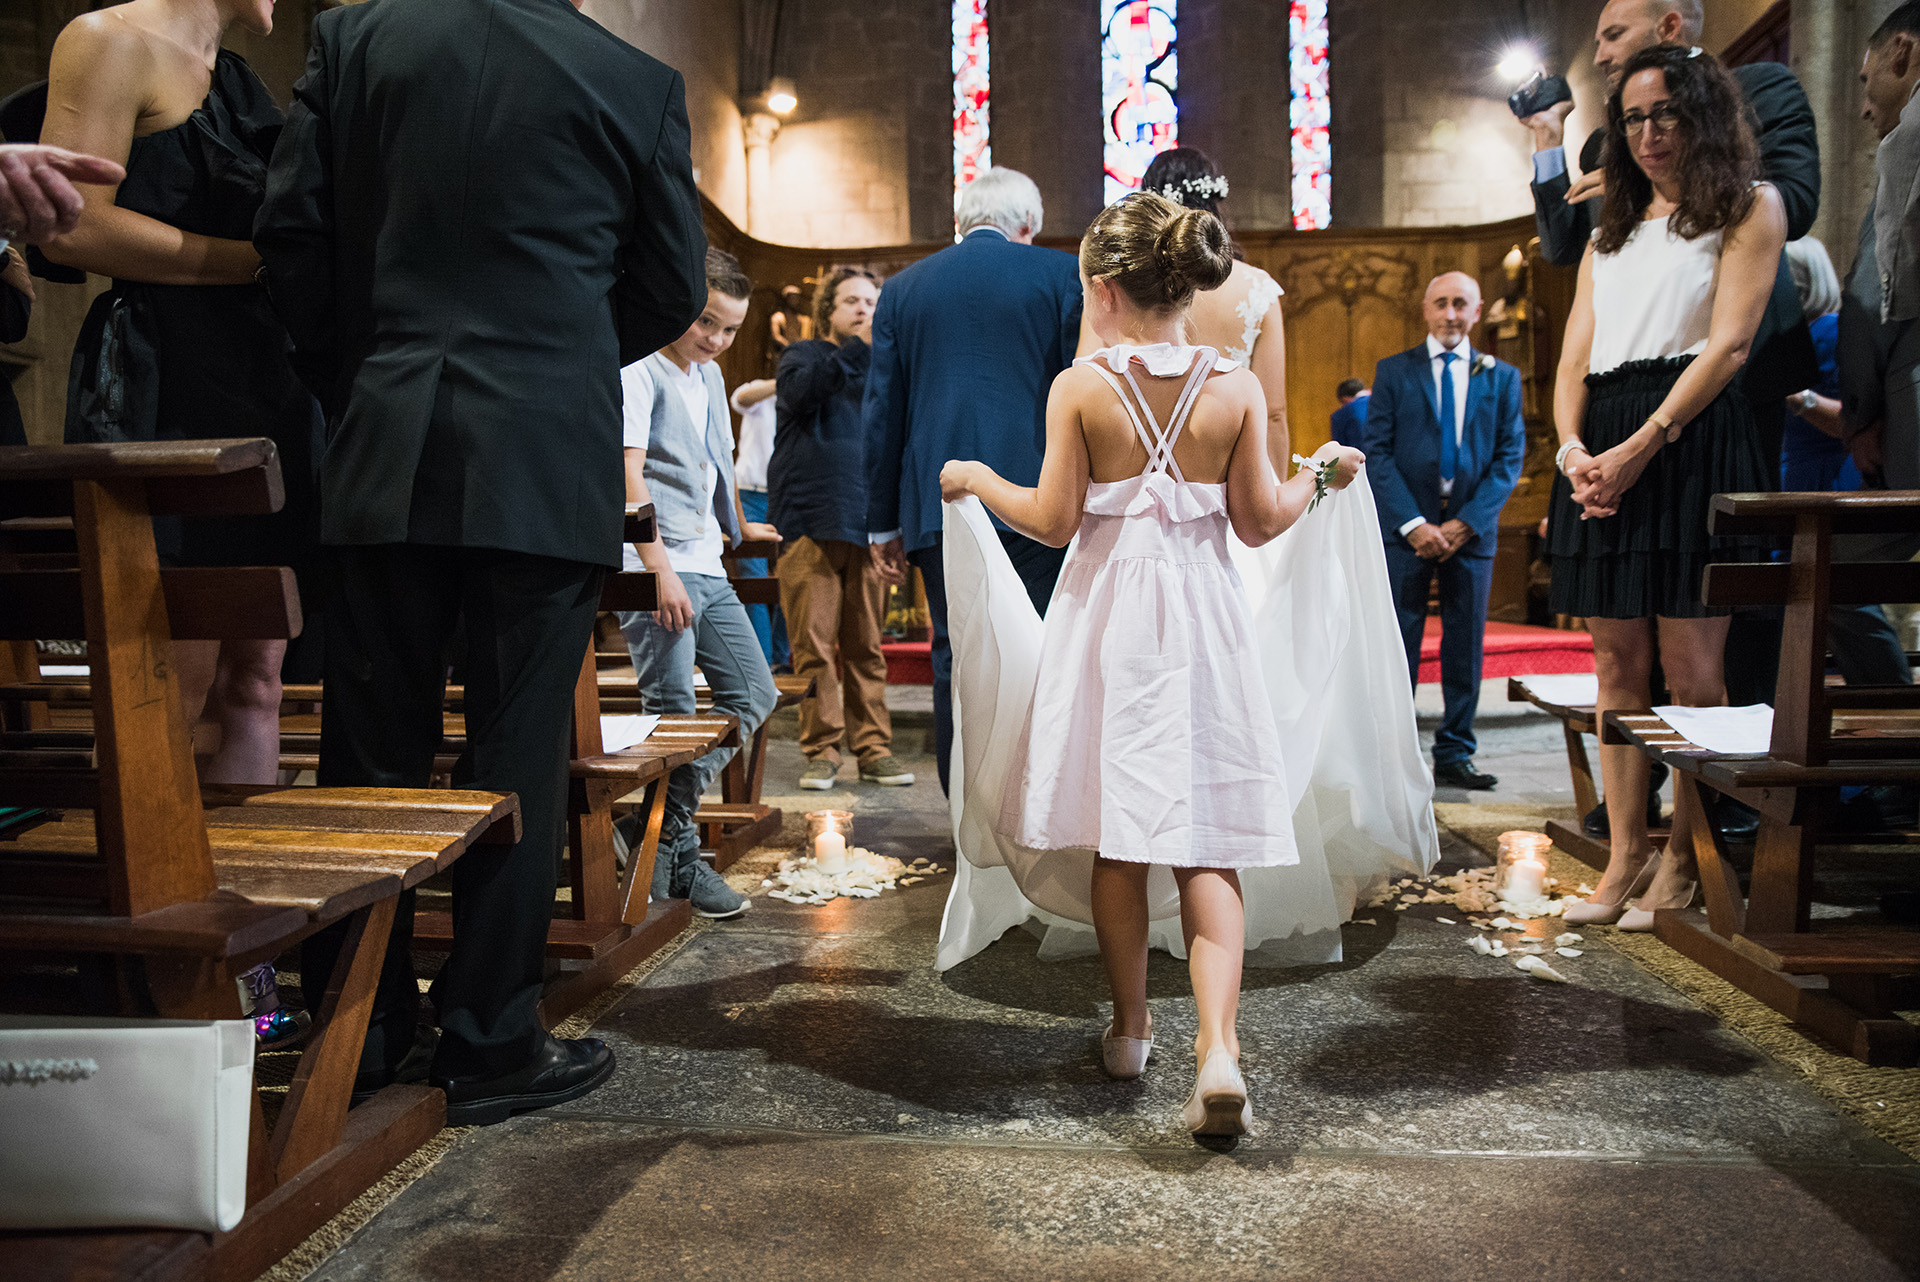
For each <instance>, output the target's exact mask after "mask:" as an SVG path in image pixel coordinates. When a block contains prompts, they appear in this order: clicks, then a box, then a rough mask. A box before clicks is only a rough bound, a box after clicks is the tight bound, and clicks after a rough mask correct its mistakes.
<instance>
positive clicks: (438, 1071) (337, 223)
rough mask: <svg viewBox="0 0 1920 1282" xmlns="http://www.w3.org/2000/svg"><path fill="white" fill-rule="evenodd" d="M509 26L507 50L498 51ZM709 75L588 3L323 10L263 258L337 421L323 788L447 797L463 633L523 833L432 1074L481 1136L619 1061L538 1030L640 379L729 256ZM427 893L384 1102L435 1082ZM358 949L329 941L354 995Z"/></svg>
mask: <svg viewBox="0 0 1920 1282" xmlns="http://www.w3.org/2000/svg"><path fill="white" fill-rule="evenodd" d="M481 33H484V38H482V34H481ZM688 137H689V135H688V126H687V114H686V103H685V88H684V85H683V83H682V81H681V78H680V76H679V74H678V73H676V72H675V71H673V70H672V69H671V68H669V67H666V66H663V65H661V64H660V63H658V62H656V61H654V60H653V59H652V58H649V57H647V56H646V55H645V54H643V53H641V52H640V51H639V50H637V49H634V48H633V47H632V46H630V45H627V44H625V43H624V42H622V41H620V40H619V39H617V38H615V37H614V36H613V35H612V34H611V33H609V32H607V31H606V30H605V29H603V28H601V27H600V26H598V25H596V24H595V23H593V22H592V21H591V20H589V19H587V18H585V17H583V16H581V15H580V14H579V13H578V12H576V10H575V7H574V5H573V4H571V3H569V0H382V2H381V3H379V4H368V5H352V6H347V7H344V8H339V9H334V10H331V11H329V12H326V13H323V14H321V15H319V17H318V18H316V19H315V21H314V29H313V45H312V49H311V51H310V54H309V58H308V63H307V75H306V78H305V79H304V80H302V81H301V83H300V85H299V86H298V88H297V89H296V91H295V96H294V105H293V107H292V109H291V111H290V112H289V113H288V118H287V126H286V130H285V132H284V133H283V135H282V136H281V139H280V142H279V146H278V147H277V148H276V150H275V152H274V158H273V165H272V170H271V173H270V175H269V179H268V191H267V199H266V203H265V205H264V206H263V208H262V209H261V212H260V217H259V221H258V223H257V224H256V227H255V243H256V245H257V246H258V248H259V250H260V253H261V257H262V259H263V260H264V266H263V269H262V270H263V272H264V274H265V280H266V283H267V286H268V288H269V290H270V291H271V293H272V295H273V298H274V302H275V305H276V307H277V309H278V311H279V313H280V315H281V317H282V318H283V319H284V320H285V322H286V325H287V330H288V332H289V333H290V334H291V336H292V338H293V343H294V348H295V352H296V356H297V368H299V370H300V371H301V375H302V377H303V378H305V379H306V380H307V381H308V383H309V384H310V385H311V386H312V388H313V390H314V392H315V393H316V394H317V395H318V396H319V398H320V400H321V403H322V404H323V405H324V406H325V407H326V410H327V414H328V419H329V440H328V446H327V454H326V461H325V464H324V467H323V469H322V481H321V495H322V530H321V538H322V542H323V543H324V544H326V545H327V548H328V553H329V558H330V569H331V573H332V577H333V584H332V589H333V595H334V604H333V606H331V607H330V613H329V616H328V629H329V630H328V636H327V655H326V663H327V679H326V692H327V697H326V717H325V719H324V721H323V730H322V738H321V753H320V782H321V783H322V784H331V785H373V786H388V787H417V786H424V785H425V784H426V783H427V781H428V774H429V771H430V770H431V768H432V761H433V754H434V750H435V748H436V747H437V746H438V744H439V742H440V740H441V713H440V709H441V699H442V692H443V686H444V684H445V678H446V666H445V664H446V655H447V652H448V646H449V643H450V641H452V640H453V639H454V638H455V637H456V635H463V642H464V666H465V672H466V683H467V685H466V689H467V705H466V719H467V734H468V748H467V751H466V753H465V754H464V755H463V756H462V758H461V760H460V764H459V766H458V767H457V768H456V771H455V775H456V778H455V782H456V784H457V785H460V786H469V787H474V788H483V789H490V790H495V791H500V792H514V793H517V794H519V797H520V812H521V817H522V823H523V830H522V838H521V840H520V841H519V843H518V844H516V845H513V846H510V847H501V846H496V847H479V848H475V849H473V850H469V851H468V852H467V853H466V854H465V855H463V856H462V857H461V859H460V861H459V862H458V863H457V864H456V865H455V866H454V869H453V879H454V887H453V895H454V899H453V912H454V923H455V926H454V934H455V937H454V944H453V952H452V955H451V956H450V957H449V958H448V959H447V964H446V966H445V968H444V969H443V970H442V971H441V973H440V976H439V978H438V979H437V980H436V981H435V983H434V990H433V1000H434V1005H435V1007H436V1008H437V1010H438V1013H439V1021H440V1027H441V1036H440V1039H439V1043H438V1048H437V1050H435V1051H434V1052H433V1056H432V1064H431V1068H430V1069H429V1070H428V1071H427V1073H426V1075H427V1076H428V1077H429V1078H430V1080H432V1081H433V1083H434V1084H435V1085H438V1086H441V1087H443V1088H445V1089H446V1091H447V1098H448V1108H447V1120H448V1122H449V1123H450V1124H453V1125H461V1124H468V1125H473V1124H480V1125H484V1124H487V1123H491V1122H497V1121H502V1120H504V1119H505V1118H507V1117H509V1116H511V1115H512V1114H514V1113H518V1112H525V1111H527V1110H529V1109H535V1108H544V1107H546V1106H548V1105H550V1104H557V1103H561V1102H564V1101H565V1100H568V1099H574V1098H577V1097H579V1096H580V1095H584V1094H585V1093H586V1092H587V1091H590V1090H592V1089H593V1088H594V1087H596V1086H598V1085H599V1084H600V1083H601V1082H602V1081H604V1080H605V1079H606V1077H607V1075H608V1074H610V1073H611V1072H612V1070H613V1057H612V1053H611V1052H610V1051H608V1050H607V1048H606V1047H605V1046H604V1045H603V1044H601V1043H600V1042H598V1041H595V1040H592V1039H588V1040H583V1041H572V1042H563V1041H558V1040H556V1039H554V1038H551V1037H549V1036H548V1035H547V1033H546V1030H545V1029H544V1028H542V1027H541V1025H540V1022H539V1015H538V1009H537V1008H538V1004H539V1001H540V991H541V981H542V976H543V970H544V963H545V952H546V934H547V923H548V917H549V915H550V912H551V906H552V902H553V891H554V876H555V865H556V861H557V859H558V857H559V852H560V846H561V832H562V826H563V821H564V816H565V798H566V760H567V746H566V745H567V733H568V727H569V725H570V720H571V715H572V689H573V684H574V678H575V677H576V676H577V675H578V673H579V670H580V660H581V656H582V655H583V654H584V653H585V650H586V646H587V644H588V640H589V637H590V634H591V631H592V626H593V618H594V613H595V611H596V610H597V609H598V606H599V600H600V586H601V579H602V577H603V575H604V574H605V570H606V567H608V566H616V567H617V566H618V565H619V564H620V542H621V534H622V515H621V514H622V507H623V491H622V468H621V453H620V426H621V418H620V368H621V366H622V365H625V364H628V363H630V362H632V361H636V360H639V359H640V358H642V357H644V356H646V355H648V354H650V353H651V352H653V351H654V350H655V349H657V348H658V347H660V346H661V345H662V344H664V343H666V342H667V341H669V340H670V339H673V338H675V337H678V336H679V335H680V334H681V333H683V332H685V330H686V328H687V326H688V325H690V324H691V323H692V322H693V320H694V318H695V317H696V316H697V315H698V314H699V311H700V307H701V305H702V303H703V301H704V300H705V297H706V280H705V275H704V260H705V253H706V238H705V236H704V235H703V233H702V231H701V227H700V204H699V196H698V193H697V192H696V190H695V188H694V183H693V172H692V162H691V159H690V157H689V154H688ZM412 922H413V916H412V902H411V899H410V898H409V899H407V900H406V901H405V902H404V903H403V904H402V907H401V911H400V913H399V915H398V916H397V917H396V920H395V923H394V931H393V937H392V942H391V945H390V947H389V950H388V954H387V965H386V969H385V971H384V972H383V974H382V976H381V985H380V994H379V998H378V1000H377V1002H376V1009H375V1011H374V1015H373V1018H372V1021H371V1024H370V1027H369V1029H368V1035H367V1043H366V1051H365V1053H364V1054H363V1055H362V1058H361V1080H360V1082H359V1083H358V1086H359V1087H360V1089H361V1090H372V1089H377V1088H378V1087H380V1086H383V1085H385V1084H387V1083H388V1082H389V1081H393V1080H396V1079H398V1080H405V1078H406V1077H407V1076H408V1075H409V1073H410V1072H413V1071H417V1069H418V1068H419V1066H420V1065H419V1059H420V1057H419V1056H418V1055H413V1056H411V1057H410V1056H409V1052H410V1051H411V1050H412V1049H413V1047H414V1043H415V1030H414V1022H415V1008H416V1005H417V994H416V992H415V986H414V978H413V970H412V961H411V953H410V947H411V940H412ZM338 946H339V941H338V939H337V938H334V939H331V940H322V941H320V942H319V943H318V944H317V945H316V946H313V947H311V948H310V949H309V955H308V957H307V958H306V960H305V962H304V963H303V969H304V971H305V972H306V974H305V977H306V979H307V980H308V982H309V985H310V986H311V985H313V984H317V983H319V982H322V981H324V979H325V976H326V975H327V973H328V971H329V969H330V964H329V963H330V956H331V954H332V953H334V952H337V949H338Z"/></svg>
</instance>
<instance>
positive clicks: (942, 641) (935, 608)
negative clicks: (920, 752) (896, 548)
mask: <svg viewBox="0 0 1920 1282" xmlns="http://www.w3.org/2000/svg"><path fill="white" fill-rule="evenodd" d="M999 533H1000V545H1001V546H1002V547H1004V548H1006V550H1007V559H1008V560H1009V561H1012V562H1013V570H1014V573H1016V574H1018V575H1019V576H1020V582H1021V583H1023V584H1025V585H1026V589H1027V596H1028V598H1029V599H1030V600H1031V601H1032V602H1033V608H1034V609H1035V610H1038V611H1039V612H1040V616H1041V617H1042V618H1045V617H1046V613H1047V603H1048V602H1049V601H1051V600H1053V585H1054V582H1055V581H1056V580H1058V579H1059V577H1060V567H1061V566H1063V565H1065V564H1066V562H1067V550H1066V549H1065V548H1050V547H1048V546H1047V545H1046V544H1044V543H1037V542H1035V541H1034V540H1032V539H1030V538H1027V537H1026V536H1025V535H1023V534H1015V533H1014V532H1013V531H1012V530H1001V531H1000V532H999ZM907 560H908V561H910V562H911V563H912V564H913V565H914V567H915V568H916V569H918V570H919V571H920V579H921V581H922V582H924V583H925V584H926V585H927V612H928V613H929V614H931V615H932V616H933V619H932V622H933V746H934V760H935V762H936V763H937V764H938V766H939V770H940V791H941V792H945V791H946V790H947V777H948V775H949V774H950V773H951V770H950V766H951V764H952V761H953V646H952V645H951V644H950V643H949V642H948V640H947V570H946V561H945V560H944V559H943V554H942V552H941V548H940V538H939V536H938V535H936V536H935V537H934V540H933V546H932V547H927V548H921V549H920V550H919V551H918V552H909V553H907Z"/></svg>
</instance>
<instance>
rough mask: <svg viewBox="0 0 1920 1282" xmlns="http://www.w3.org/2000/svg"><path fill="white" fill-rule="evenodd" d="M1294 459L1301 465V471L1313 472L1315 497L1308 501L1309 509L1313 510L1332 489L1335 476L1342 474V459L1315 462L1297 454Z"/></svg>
mask: <svg viewBox="0 0 1920 1282" xmlns="http://www.w3.org/2000/svg"><path fill="white" fill-rule="evenodd" d="M1293 461H1294V462H1296V463H1298V464H1299V465H1300V470H1301V471H1303V472H1312V473H1313V498H1312V499H1310V500H1309V501H1308V502H1307V511H1309V512H1311V511H1313V509H1315V508H1317V507H1319V506H1320V500H1321V499H1324V498H1325V497H1327V495H1328V494H1329V493H1330V492H1331V491H1332V489H1333V478H1334V477H1336V476H1338V475H1339V474H1340V460H1339V459H1337V458H1330V459H1326V460H1324V461H1322V462H1320V463H1315V462H1314V461H1313V460H1312V459H1310V458H1307V457H1306V456H1305V455H1301V454H1296V455H1294V456H1293Z"/></svg>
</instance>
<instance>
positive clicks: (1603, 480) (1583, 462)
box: [1567, 428, 1661, 521]
mask: <svg viewBox="0 0 1920 1282" xmlns="http://www.w3.org/2000/svg"><path fill="white" fill-rule="evenodd" d="M1646 437H1647V429H1645V428H1642V429H1641V430H1640V431H1639V432H1636V433H1635V434H1634V435H1632V436H1630V437H1628V438H1627V439H1626V440H1624V441H1622V442H1620V444H1618V445H1616V446H1614V447H1613V448H1612V449H1610V450H1603V451H1601V452H1600V453H1599V454H1598V455H1592V454H1587V453H1586V451H1584V450H1581V451H1576V452H1575V453H1574V454H1572V455H1570V456H1569V457H1568V464H1569V466H1568V468H1567V479H1568V480H1570V481H1572V482H1573V501H1574V502H1575V503H1578V504H1579V505H1580V519H1581V520H1583V521H1591V520H1598V519H1599V518H1601V517H1607V516H1613V515H1616V514H1617V513H1618V512H1619V511H1620V499H1621V496H1622V495H1624V494H1625V493H1626V492H1627V491H1628V490H1630V489H1632V488H1633V486H1634V482H1636V481H1638V480H1639V479H1640V474H1641V473H1642V472H1644V471H1646V469H1647V461H1648V460H1649V459H1651V458H1652V457H1653V451H1654V450H1655V449H1658V448H1659V443H1660V439H1661V436H1660V433H1658V432H1655V433H1652V435H1651V439H1644V438H1646Z"/></svg>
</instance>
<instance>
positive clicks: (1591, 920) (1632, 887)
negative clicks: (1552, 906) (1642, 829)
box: [1561, 850, 1660, 926]
mask: <svg viewBox="0 0 1920 1282" xmlns="http://www.w3.org/2000/svg"><path fill="white" fill-rule="evenodd" d="M1659 869H1660V852H1659V851H1657V850H1656V851H1654V852H1653V853H1652V854H1651V855H1648V856H1647V862H1646V863H1644V864H1641V865H1640V871H1639V872H1638V873H1636V874H1634V878H1633V880H1632V881H1631V882H1630V883H1628V885H1627V891H1626V893H1625V894H1624V895H1621V896H1620V898H1619V899H1618V900H1617V901H1616V902H1614V903H1611V904H1606V903H1599V902H1597V901H1595V900H1592V899H1583V900H1581V901H1580V902H1579V903H1577V904H1569V905H1567V911H1566V912H1565V913H1564V914H1563V915H1562V917H1561V920H1563V921H1565V922H1566V923H1567V924H1568V925H1569V926H1610V925H1612V924H1613V923H1614V922H1617V921H1619V920H1620V918H1621V917H1622V916H1624V915H1625V914H1626V912H1627V909H1628V907H1629V906H1630V905H1631V904H1632V903H1633V901H1634V900H1635V899H1638V898H1639V897H1640V896H1641V895H1643V894H1645V893H1646V890H1647V887H1648V886H1651V885H1652V884H1653V878H1654V874H1655V873H1657V872H1658V871H1659Z"/></svg>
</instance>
